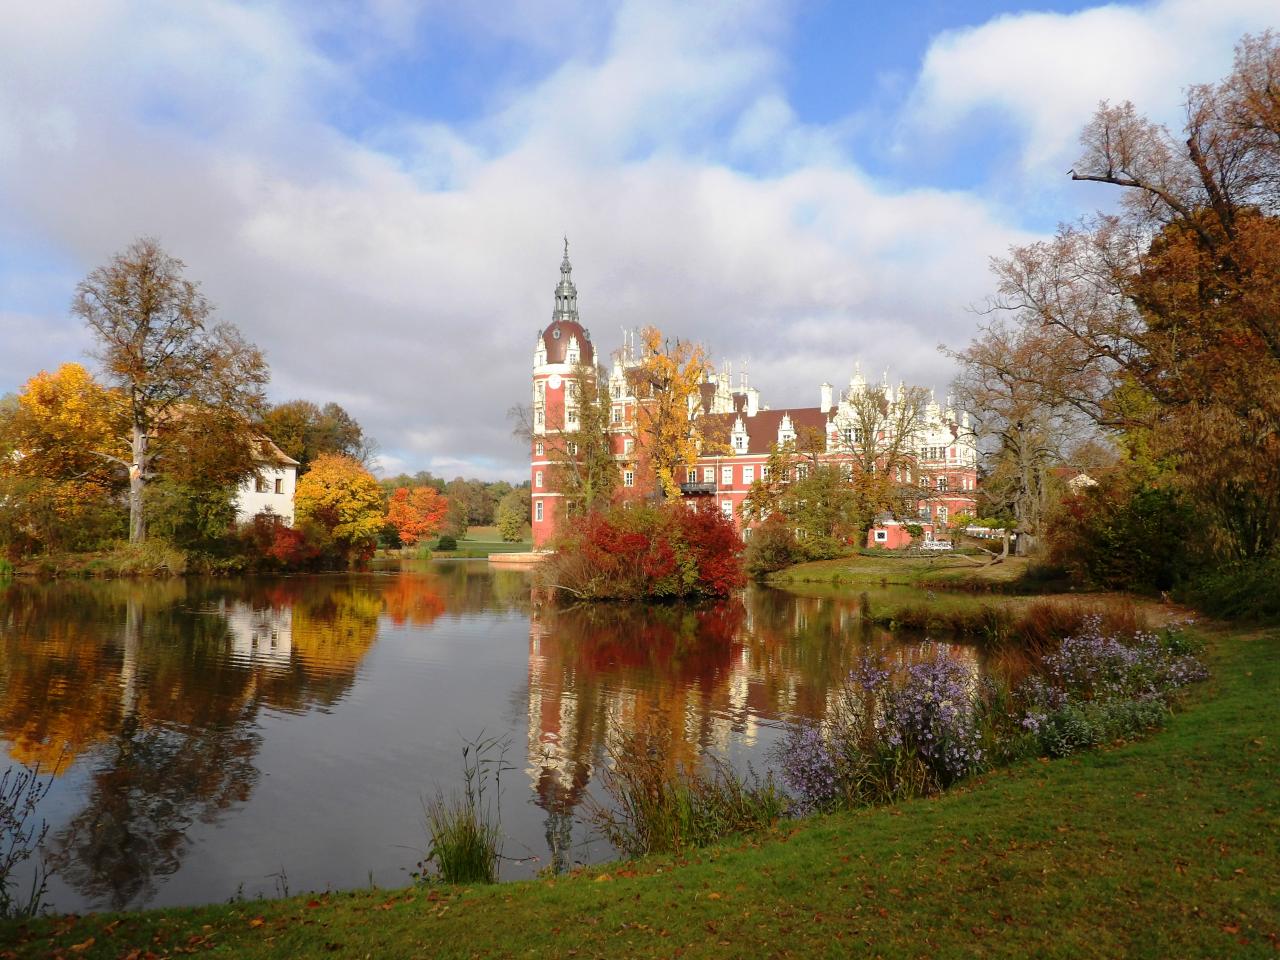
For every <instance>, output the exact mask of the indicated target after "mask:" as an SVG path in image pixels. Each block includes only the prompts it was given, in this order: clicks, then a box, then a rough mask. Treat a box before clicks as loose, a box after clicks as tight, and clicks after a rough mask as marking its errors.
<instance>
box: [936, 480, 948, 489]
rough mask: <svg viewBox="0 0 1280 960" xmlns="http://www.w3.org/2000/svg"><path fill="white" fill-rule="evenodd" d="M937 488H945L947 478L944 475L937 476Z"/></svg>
mask: <svg viewBox="0 0 1280 960" xmlns="http://www.w3.org/2000/svg"><path fill="white" fill-rule="evenodd" d="M938 489H939V490H945V489H947V478H946V477H939V478H938Z"/></svg>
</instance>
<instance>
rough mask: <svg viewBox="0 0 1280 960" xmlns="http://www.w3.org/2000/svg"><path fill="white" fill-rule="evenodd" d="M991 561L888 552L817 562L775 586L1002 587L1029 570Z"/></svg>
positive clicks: (1010, 561)
mask: <svg viewBox="0 0 1280 960" xmlns="http://www.w3.org/2000/svg"><path fill="white" fill-rule="evenodd" d="M986 560H987V558H984V557H970V556H961V555H958V554H949V553H937V554H933V555H930V556H923V557H909V556H905V555H903V554H897V553H892V552H890V551H885V552H884V554H883V555H881V556H864V555H862V554H856V555H854V556H851V557H836V558H835V559H834V560H815V561H813V562H811V563H801V564H797V565H796V566H794V567H788V568H787V569H785V570H783V571H780V572H779V573H775V574H773V575H772V576H771V577H770V578H769V580H770V582H772V583H806V582H831V581H833V580H837V581H838V582H842V583H869V584H871V583H881V582H884V583H897V584H914V583H920V582H921V581H935V582H939V583H944V582H952V583H955V582H960V581H976V582H979V583H992V584H1000V583H1007V582H1008V581H1011V580H1016V579H1018V578H1019V577H1021V576H1022V575H1023V574H1024V573H1025V572H1026V569H1027V560H1026V558H1025V557H1006V558H1005V559H1004V560H1002V561H1001V562H1000V563H996V564H988V563H987V562H986Z"/></svg>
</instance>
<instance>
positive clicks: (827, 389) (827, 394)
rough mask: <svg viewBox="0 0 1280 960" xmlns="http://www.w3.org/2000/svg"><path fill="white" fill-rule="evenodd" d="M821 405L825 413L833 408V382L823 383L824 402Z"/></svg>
mask: <svg viewBox="0 0 1280 960" xmlns="http://www.w3.org/2000/svg"><path fill="white" fill-rule="evenodd" d="M820 406H821V407H822V412H823V413H826V412H827V411H828V410H830V409H831V384H829V383H824V384H823V385H822V403H821V404H820Z"/></svg>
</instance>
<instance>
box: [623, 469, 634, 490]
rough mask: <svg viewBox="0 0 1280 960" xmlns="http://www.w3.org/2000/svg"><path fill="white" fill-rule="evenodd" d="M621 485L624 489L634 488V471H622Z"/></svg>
mask: <svg viewBox="0 0 1280 960" xmlns="http://www.w3.org/2000/svg"><path fill="white" fill-rule="evenodd" d="M622 485H623V486H624V487H634V486H635V485H636V474H635V471H634V470H623V471H622Z"/></svg>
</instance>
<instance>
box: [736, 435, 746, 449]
mask: <svg viewBox="0 0 1280 960" xmlns="http://www.w3.org/2000/svg"><path fill="white" fill-rule="evenodd" d="M733 449H735V450H740V451H745V450H746V449H747V438H746V437H744V436H743V435H742V434H738V435H737V436H736V437H734V438H733Z"/></svg>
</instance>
